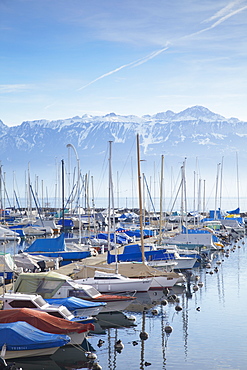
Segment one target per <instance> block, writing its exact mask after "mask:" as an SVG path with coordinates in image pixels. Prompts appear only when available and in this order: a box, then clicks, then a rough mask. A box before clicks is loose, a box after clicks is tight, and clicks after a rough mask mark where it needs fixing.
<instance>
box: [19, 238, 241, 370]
mask: <svg viewBox="0 0 247 370" xmlns="http://www.w3.org/2000/svg"><path fill="white" fill-rule="evenodd" d="M246 249H247V240H246V239H242V240H240V241H239V242H237V243H235V244H234V245H232V246H230V247H229V252H228V254H229V256H228V255H227V253H226V252H217V253H216V255H215V256H214V259H213V262H212V264H211V267H208V268H206V267H198V268H196V269H195V270H194V271H193V276H194V277H193V278H192V279H191V282H190V284H185V285H184V286H180V287H175V288H174V290H173V291H170V292H169V294H168V296H167V291H164V292H163V291H150V292H147V293H139V294H138V293H137V295H136V296H137V299H136V302H135V303H134V304H132V305H131V306H129V307H128V310H127V311H125V314H126V315H127V316H133V315H134V316H135V318H136V320H135V326H131V327H121V320H119V321H116V322H115V324H113V323H110V322H111V320H110V317H109V321H108V322H105V328H104V327H102V332H99V333H98V334H91V335H90V336H89V337H88V345H91V346H92V347H91V348H90V347H88V348H86V350H88V351H92V350H93V349H94V351H93V352H94V353H95V355H96V356H97V359H96V360H94V363H98V364H99V365H100V366H101V368H102V369H104V370H106V369H109V370H126V369H131V370H137V369H150V370H151V369H152V370H160V369H162V370H170V369H175V370H180V369H181V370H182V369H183V370H184V369H196V370H209V369H210V370H213V369H217V370H223V369H227V370H246V368H247V350H246V342H247V341H246V333H247V319H246V311H245V310H246V307H247V294H246V293H247V269H246V266H247V251H246ZM199 282H200V283H202V284H199ZM169 296H173V299H174V300H173V301H171V299H168V297H169ZM178 307H179V308H178ZM113 326H114V327H113ZM169 327H170V330H172V331H171V333H168V332H167V330H168V328H169ZM141 333H147V336H148V337H147V338H146V339H145V340H141V336H140V334H141ZM117 340H121V342H122V343H123V345H124V348H123V349H122V350H121V351H117V350H116V348H115V343H116V342H117ZM99 341H100V342H101V343H99ZM14 362H15V363H16V366H19V367H22V369H23V370H27V369H30V370H31V369H32V370H36V369H37V370H41V369H44V370H48V369H49V370H51V369H52V370H59V369H60V370H64V369H67V370H68V369H69V370H72V369H92V368H94V367H93V366H95V365H93V364H92V362H90V361H89V359H87V358H86V356H85V351H83V350H81V349H76V348H68V349H59V352H58V353H57V354H55V355H53V356H52V357H50V358H36V359H21V360H15V361H14Z"/></svg>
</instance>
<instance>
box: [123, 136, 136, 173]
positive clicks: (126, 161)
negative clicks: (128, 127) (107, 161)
mask: <svg viewBox="0 0 247 370" xmlns="http://www.w3.org/2000/svg"><path fill="white" fill-rule="evenodd" d="M134 146H135V138H134V139H133V142H132V146H131V148H130V151H129V154H128V155H127V157H126V160H125V163H124V166H123V168H122V171H121V173H120V176H119V180H120V179H121V176H122V175H123V172H124V169H125V168H126V166H127V163H128V161H129V158H130V155H131V153H133V151H134V149H133V148H134Z"/></svg>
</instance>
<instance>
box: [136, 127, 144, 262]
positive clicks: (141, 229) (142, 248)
mask: <svg viewBox="0 0 247 370" xmlns="http://www.w3.org/2000/svg"><path fill="white" fill-rule="evenodd" d="M136 141H137V169H138V196H139V211H140V233H141V252H142V262H143V263H144V262H145V254H144V239H143V219H142V191H141V165H140V144H139V134H137V136H136Z"/></svg>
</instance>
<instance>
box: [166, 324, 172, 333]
mask: <svg viewBox="0 0 247 370" xmlns="http://www.w3.org/2000/svg"><path fill="white" fill-rule="evenodd" d="M172 331H173V328H172V326H171V325H166V326H165V332H166V334H170V333H171V332H172Z"/></svg>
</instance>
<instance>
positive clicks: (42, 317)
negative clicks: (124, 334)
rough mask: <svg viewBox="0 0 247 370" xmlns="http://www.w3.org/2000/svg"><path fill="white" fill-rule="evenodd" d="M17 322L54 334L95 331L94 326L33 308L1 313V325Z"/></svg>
mask: <svg viewBox="0 0 247 370" xmlns="http://www.w3.org/2000/svg"><path fill="white" fill-rule="evenodd" d="M16 321H25V322H27V323H29V324H30V325H32V326H34V327H35V328H37V329H40V330H43V331H45V332H47V333H53V334H68V333H71V332H77V333H83V332H86V331H89V330H94V325H93V324H90V323H89V324H81V323H77V322H73V321H69V320H66V319H61V318H59V317H55V316H52V315H50V314H48V313H47V312H43V311H38V310H33V309H31V308H16V309H15V308H13V309H10V310H2V311H0V323H10V322H16Z"/></svg>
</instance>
